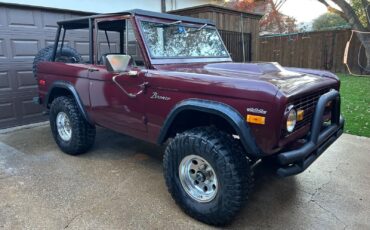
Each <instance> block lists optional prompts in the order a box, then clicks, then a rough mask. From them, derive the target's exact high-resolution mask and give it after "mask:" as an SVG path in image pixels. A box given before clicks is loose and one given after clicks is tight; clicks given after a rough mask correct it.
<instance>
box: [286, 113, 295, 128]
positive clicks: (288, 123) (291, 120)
mask: <svg viewBox="0 0 370 230" xmlns="http://www.w3.org/2000/svg"><path fill="white" fill-rule="evenodd" d="M296 123H297V111H295V109H291V110H290V111H289V114H288V118H287V121H286V130H287V131H288V132H290V133H291V132H293V130H294V127H295V124H296Z"/></svg>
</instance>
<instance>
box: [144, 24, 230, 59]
mask: <svg viewBox="0 0 370 230" xmlns="http://www.w3.org/2000/svg"><path fill="white" fill-rule="evenodd" d="M180 23H181V22H180V21H179V22H174V23H169V24H165V23H156V22H147V21H142V22H141V26H142V30H143V34H144V37H145V41H146V44H147V46H148V49H149V52H150V55H151V57H152V58H212V57H217V58H219V57H222V58H225V57H226V58H228V57H229V53H228V52H227V50H226V48H225V46H224V44H223V42H222V40H221V38H220V35H219V34H218V32H217V30H216V29H215V28H214V27H209V26H207V25H204V26H202V27H199V28H197V27H189V26H183V25H179V24H180Z"/></svg>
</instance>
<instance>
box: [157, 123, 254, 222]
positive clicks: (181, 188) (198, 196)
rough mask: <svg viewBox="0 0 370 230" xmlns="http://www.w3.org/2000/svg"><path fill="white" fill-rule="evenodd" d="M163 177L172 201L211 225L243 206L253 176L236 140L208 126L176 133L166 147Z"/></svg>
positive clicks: (223, 219)
mask: <svg viewBox="0 0 370 230" xmlns="http://www.w3.org/2000/svg"><path fill="white" fill-rule="evenodd" d="M163 164H164V176H165V180H166V184H167V187H168V190H169V192H170V193H171V195H172V197H173V199H174V200H175V201H176V203H177V204H178V205H179V206H180V207H181V208H182V209H183V210H184V211H185V212H186V213H187V214H189V215H190V216H192V217H193V218H195V219H198V220H200V221H202V222H205V223H207V224H212V225H225V224H227V223H229V222H230V221H231V220H232V219H233V218H234V217H235V216H236V214H237V213H238V212H239V210H240V209H241V208H242V207H243V205H244V203H245V201H246V200H247V199H248V195H249V193H250V191H251V187H252V184H253V178H252V173H251V169H250V166H249V160H248V159H247V158H246V157H245V155H244V154H243V150H242V148H241V147H240V145H239V143H238V142H237V141H236V140H234V139H233V138H232V136H231V135H228V134H226V133H224V132H221V131H219V130H217V129H215V128H211V127H201V128H195V129H192V130H189V131H186V132H184V133H181V134H178V135H177V136H176V137H175V138H174V139H173V140H172V141H171V142H170V144H169V145H168V147H167V148H166V152H165V156H164V163H163Z"/></svg>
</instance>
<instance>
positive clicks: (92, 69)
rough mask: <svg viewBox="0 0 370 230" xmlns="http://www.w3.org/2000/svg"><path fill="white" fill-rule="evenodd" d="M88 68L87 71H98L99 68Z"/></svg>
mask: <svg viewBox="0 0 370 230" xmlns="http://www.w3.org/2000/svg"><path fill="white" fill-rule="evenodd" d="M88 70H89V72H98V71H99V69H96V68H90V69H88Z"/></svg>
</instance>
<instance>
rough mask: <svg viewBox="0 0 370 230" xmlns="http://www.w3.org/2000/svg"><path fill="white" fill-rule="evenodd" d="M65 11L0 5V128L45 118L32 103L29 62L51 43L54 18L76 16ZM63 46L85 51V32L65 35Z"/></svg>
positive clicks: (34, 88)
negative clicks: (65, 39)
mask: <svg viewBox="0 0 370 230" xmlns="http://www.w3.org/2000/svg"><path fill="white" fill-rule="evenodd" d="M76 16H78V15H72V14H69V13H68V12H67V13H66V12H62V11H55V10H47V9H37V8H30V7H23V6H11V5H6V4H0V128H6V127H11V126H16V125H23V124H28V123H32V122H37V121H42V120H45V119H46V118H47V117H45V116H42V115H41V114H42V110H43V109H42V107H41V106H40V105H36V104H34V103H33V101H32V99H33V97H35V96H37V94H38V92H37V82H36V80H35V79H34V77H33V72H32V62H33V59H34V56H35V55H36V54H37V53H38V51H39V50H40V49H42V48H44V47H45V46H48V45H53V44H54V38H55V32H56V29H57V25H56V24H57V21H60V20H64V19H67V18H72V17H76ZM66 38H67V41H66V42H65V44H66V45H70V46H72V47H75V48H76V49H77V50H78V51H79V52H80V53H81V54H82V55H84V58H87V54H88V47H89V43H88V42H87V41H88V31H87V30H83V31H82V30H81V31H74V32H73V33H70V34H67V37H66Z"/></svg>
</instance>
